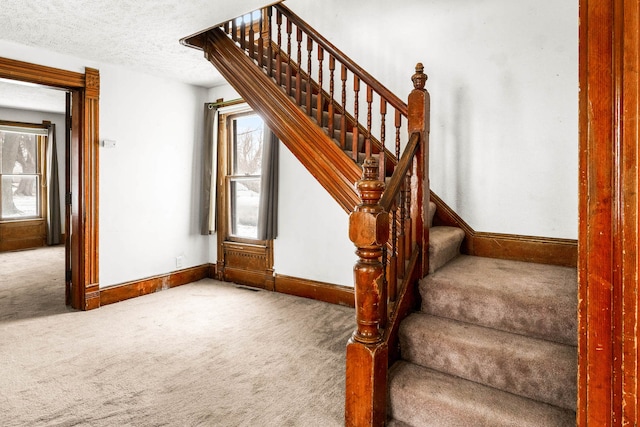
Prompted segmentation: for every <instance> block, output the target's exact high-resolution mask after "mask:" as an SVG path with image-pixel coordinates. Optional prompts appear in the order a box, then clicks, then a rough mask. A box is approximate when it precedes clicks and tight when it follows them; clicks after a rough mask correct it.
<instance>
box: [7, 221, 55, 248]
mask: <svg viewBox="0 0 640 427" xmlns="http://www.w3.org/2000/svg"><path fill="white" fill-rule="evenodd" d="M46 243H47V230H46V227H45V221H44V219H34V220H29V221H14V222H3V223H0V252H4V251H15V250H21V249H29V248H39V247H42V246H45V245H46Z"/></svg>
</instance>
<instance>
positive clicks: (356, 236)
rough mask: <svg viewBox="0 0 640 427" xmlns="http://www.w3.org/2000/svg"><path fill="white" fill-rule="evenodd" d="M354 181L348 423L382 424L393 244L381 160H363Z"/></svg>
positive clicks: (350, 218)
mask: <svg viewBox="0 0 640 427" xmlns="http://www.w3.org/2000/svg"><path fill="white" fill-rule="evenodd" d="M363 169H364V171H363V177H362V179H361V180H359V181H358V182H357V183H356V186H357V189H358V193H359V194H360V198H361V203H360V204H359V205H358V206H357V207H356V208H355V210H354V212H353V213H352V214H351V215H350V216H349V238H350V239H351V241H352V242H353V243H354V245H355V246H356V248H357V249H356V254H357V255H358V258H359V259H358V261H357V263H356V265H355V267H354V269H353V270H354V279H355V306H356V323H357V329H356V331H355V332H354V334H353V336H352V337H351V339H350V340H349V343H348V344H347V361H346V364H347V366H346V368H347V372H346V401H345V423H346V425H347V426H359V427H360V426H382V425H384V420H385V416H386V396H387V384H386V380H387V370H388V349H387V345H386V344H385V343H384V342H383V332H384V331H383V325H384V324H385V323H386V316H387V295H386V289H385V283H386V282H385V280H384V275H385V272H384V268H383V264H382V262H381V258H382V253H383V251H382V247H383V246H384V245H386V243H387V241H388V240H389V213H388V212H386V211H385V210H384V209H383V208H382V207H381V206H380V204H379V201H380V198H381V197H382V193H383V191H384V182H382V181H380V180H379V179H378V160H377V159H375V158H373V157H368V158H367V159H365V162H364V165H363Z"/></svg>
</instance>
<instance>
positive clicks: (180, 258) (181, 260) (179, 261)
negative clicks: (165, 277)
mask: <svg viewBox="0 0 640 427" xmlns="http://www.w3.org/2000/svg"><path fill="white" fill-rule="evenodd" d="M183 263H184V256H182V255H180V256H177V257H176V268H182V264H183Z"/></svg>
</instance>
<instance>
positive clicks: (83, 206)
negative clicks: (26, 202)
mask: <svg viewBox="0 0 640 427" xmlns="http://www.w3.org/2000/svg"><path fill="white" fill-rule="evenodd" d="M0 79H6V80H12V81H17V82H24V83H30V84H34V85H41V86H44V87H51V88H57V89H62V90H64V91H67V92H68V93H69V95H67V97H66V104H67V105H66V108H67V111H68V113H69V114H67V117H69V119H68V120H67V121H66V122H67V123H66V125H65V128H66V129H69V131H67V132H65V133H66V134H68V135H69V137H68V138H67V143H66V144H65V145H66V149H65V151H66V153H67V156H66V157H67V173H66V178H65V195H64V198H65V205H66V206H67V207H66V214H65V217H66V219H65V225H66V227H65V231H66V234H65V237H66V241H65V247H66V251H65V263H66V266H67V272H66V274H65V276H66V277H65V280H66V282H67V287H68V292H67V298H66V299H67V301H66V302H67V303H68V304H69V305H71V307H72V308H75V309H79V310H90V309H93V308H97V307H99V306H100V291H99V285H98V112H99V93H100V76H99V72H98V70H95V69H91V68H86V69H85V73H76V72H71V71H66V70H61V69H57V68H51V67H46V66H42V65H37V64H31V63H27V62H22V61H16V60H12V59H6V58H0ZM67 126H68V127H67Z"/></svg>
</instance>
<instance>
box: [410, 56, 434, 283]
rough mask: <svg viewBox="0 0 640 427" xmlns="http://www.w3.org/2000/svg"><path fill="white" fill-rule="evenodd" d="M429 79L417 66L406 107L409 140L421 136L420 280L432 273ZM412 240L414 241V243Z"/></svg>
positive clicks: (416, 198) (416, 196) (415, 210)
mask: <svg viewBox="0 0 640 427" xmlns="http://www.w3.org/2000/svg"><path fill="white" fill-rule="evenodd" d="M427 78H428V77H427V75H426V74H425V73H424V66H423V65H422V63H420V62H418V63H417V64H416V72H415V74H414V75H413V76H412V77H411V81H412V82H413V90H412V91H411V93H410V94H409V102H408V103H407V112H408V114H407V118H408V122H407V130H408V132H409V136H411V134H413V133H414V132H418V133H420V146H419V148H418V152H417V154H416V157H415V161H414V167H413V174H412V176H413V178H412V182H411V199H412V201H411V209H412V212H411V217H412V219H413V224H412V226H413V227H412V228H413V232H414V233H415V236H414V238H415V240H414V241H415V242H416V243H417V244H418V245H419V246H420V248H421V253H422V266H421V269H420V270H421V271H420V276H421V277H424V276H426V275H427V273H428V272H429V253H428V247H429V226H428V224H427V223H426V218H428V212H429V196H430V191H429V130H430V110H431V98H430V95H429V92H427V90H426V89H425V84H426V83H427ZM412 240H413V239H412Z"/></svg>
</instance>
